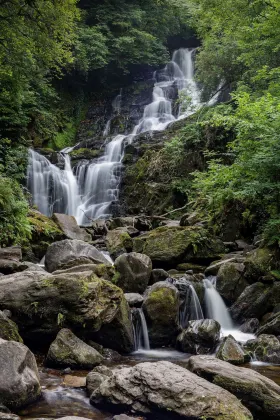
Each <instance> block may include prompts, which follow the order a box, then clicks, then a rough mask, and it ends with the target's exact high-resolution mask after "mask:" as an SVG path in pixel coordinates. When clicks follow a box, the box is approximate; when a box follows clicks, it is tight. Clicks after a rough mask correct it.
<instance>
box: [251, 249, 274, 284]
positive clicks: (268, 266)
mask: <svg viewBox="0 0 280 420" xmlns="http://www.w3.org/2000/svg"><path fill="white" fill-rule="evenodd" d="M279 257H280V253H279V250H275V249H272V248H257V249H255V250H253V251H251V252H250V253H249V254H248V255H247V257H246V260H245V263H244V264H245V267H246V272H245V277H246V279H247V280H248V281H249V282H250V283H254V282H257V281H259V279H260V278H261V277H262V276H265V275H266V274H268V273H269V272H270V271H271V270H274V269H276V268H277V267H278V264H277V261H279Z"/></svg>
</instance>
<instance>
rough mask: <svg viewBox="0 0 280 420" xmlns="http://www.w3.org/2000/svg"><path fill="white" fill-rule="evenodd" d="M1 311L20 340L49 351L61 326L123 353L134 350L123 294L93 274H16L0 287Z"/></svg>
mask: <svg viewBox="0 0 280 420" xmlns="http://www.w3.org/2000/svg"><path fill="white" fill-rule="evenodd" d="M0 308H2V309H9V310H11V311H12V313H13V319H14V320H15V322H16V323H17V325H18V327H19V332H20V334H21V336H22V337H23V339H24V340H25V341H26V340H28V341H31V342H32V344H33V345H49V344H50V342H51V341H52V340H54V338H55V336H56V334H57V333H58V331H59V330H60V329H61V326H62V325H63V326H64V327H70V328H71V329H73V331H74V332H75V333H78V334H81V333H82V334H83V336H84V337H85V338H86V340H93V341H97V342H99V343H100V344H102V345H104V346H106V347H110V348H112V349H114V350H117V351H121V352H128V353H129V352H130V351H132V350H133V330H132V323H131V320H130V315H129V308H128V305H127V303H126V301H125V298H124V295H123V292H122V290H121V289H120V288H119V287H117V286H115V285H114V284H112V283H111V282H108V281H106V280H102V279H100V278H98V277H97V276H96V275H94V274H92V273H91V272H84V273H73V274H69V273H67V274H66V275H64V274H60V275H56V276H53V275H52V274H49V273H46V272H29V271H24V272H23V273H17V274H13V275H10V276H5V278H4V279H3V280H1V281H0Z"/></svg>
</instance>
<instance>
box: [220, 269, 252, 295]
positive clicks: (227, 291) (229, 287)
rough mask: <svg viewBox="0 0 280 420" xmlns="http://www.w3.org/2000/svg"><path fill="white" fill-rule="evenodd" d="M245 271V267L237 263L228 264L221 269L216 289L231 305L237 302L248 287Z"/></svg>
mask: <svg viewBox="0 0 280 420" xmlns="http://www.w3.org/2000/svg"><path fill="white" fill-rule="evenodd" d="M244 271H245V265H244V264H242V263H235V262H226V263H225V264H222V265H221V267H220V268H219V271H218V274H217V281H216V287H217V290H218V292H219V293H220V295H221V296H222V297H223V298H225V299H226V300H227V301H228V302H230V303H233V302H235V301H236V300H237V299H238V298H239V296H240V295H241V293H242V292H243V291H244V289H245V288H246V287H247V286H248V283H247V282H246V280H245V279H244Z"/></svg>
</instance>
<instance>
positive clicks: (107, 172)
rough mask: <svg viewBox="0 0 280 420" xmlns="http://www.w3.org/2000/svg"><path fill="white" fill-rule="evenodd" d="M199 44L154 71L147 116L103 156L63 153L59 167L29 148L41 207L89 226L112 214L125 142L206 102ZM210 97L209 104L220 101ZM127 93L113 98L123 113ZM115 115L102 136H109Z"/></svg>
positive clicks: (30, 180)
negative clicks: (198, 71)
mask: <svg viewBox="0 0 280 420" xmlns="http://www.w3.org/2000/svg"><path fill="white" fill-rule="evenodd" d="M194 57H195V49H189V48H187V49H184V48H181V49H179V50H177V51H175V52H174V54H173V57H172V60H171V61H170V63H168V64H167V66H166V67H165V68H164V69H162V70H159V71H156V72H155V74H154V80H155V85H154V89H153V100H152V102H151V103H150V104H148V105H147V106H146V107H145V108H144V112H143V116H142V118H141V119H140V121H139V122H138V124H136V126H135V127H134V129H133V130H132V133H130V134H128V135H124V134H118V135H117V136H115V137H114V138H113V139H112V140H111V141H109V142H108V143H107V145H106V147H105V152H104V155H103V156H101V157H100V158H98V159H96V160H94V161H82V162H80V163H79V164H78V165H77V166H76V167H75V168H72V167H71V160H70V156H69V152H71V151H72V149H73V148H66V149H64V150H63V151H62V152H61V157H62V158H63V159H64V169H63V170H60V169H59V168H58V167H56V166H55V165H53V164H51V163H50V162H49V160H48V159H47V158H46V157H44V156H41V155H40V154H39V153H37V152H36V151H34V150H31V149H30V150H29V164H28V176H27V179H28V181H27V186H28V189H29V191H30V192H31V194H32V197H33V203H34V204H35V205H36V206H37V207H38V209H39V210H40V212H42V213H43V214H45V215H47V216H51V215H52V214H53V213H54V212H58V213H64V214H69V215H72V216H75V218H76V220H77V222H78V224H80V225H87V224H89V223H90V221H91V220H92V219H98V218H105V217H109V216H110V215H111V204H112V203H113V202H116V201H118V198H119V184H120V179H121V167H122V159H123V152H124V146H125V145H126V144H129V143H131V142H132V141H133V139H134V137H135V136H136V135H137V134H140V133H143V132H147V131H161V130H164V129H165V128H166V127H167V126H168V125H169V124H170V123H172V122H174V121H176V120H178V119H182V118H184V117H186V116H188V115H190V114H192V113H194V112H195V111H196V110H197V109H199V107H200V106H201V105H202V103H201V101H200V90H199V88H198V86H197V84H196V82H195V80H194ZM180 92H184V94H185V95H186V96H187V97H188V98H190V104H189V105H188V106H187V109H184V104H182V105H181V106H179V107H178V106H176V104H175V101H174V98H176V95H178V93H180ZM215 100H216V99H215V98H214V99H213V98H212V99H211V101H210V102H209V104H211V105H212V104H213V101H214V102H215ZM121 103H122V93H120V94H119V95H118V96H117V98H116V99H115V100H114V101H113V106H112V107H113V110H114V113H115V114H116V115H118V114H119V113H120V110H121ZM109 131H110V119H109V121H108V122H107V124H106V127H105V128H104V132H103V135H104V136H106V137H107V138H108V134H109Z"/></svg>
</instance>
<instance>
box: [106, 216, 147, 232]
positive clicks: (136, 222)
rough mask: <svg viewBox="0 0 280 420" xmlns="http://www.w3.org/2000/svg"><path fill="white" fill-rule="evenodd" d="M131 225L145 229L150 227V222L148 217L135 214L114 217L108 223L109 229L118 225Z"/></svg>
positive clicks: (141, 229)
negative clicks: (134, 215)
mask: <svg viewBox="0 0 280 420" xmlns="http://www.w3.org/2000/svg"><path fill="white" fill-rule="evenodd" d="M125 226H133V227H134V228H136V229H137V230H139V231H147V230H151V229H152V224H151V221H150V219H148V218H147V217H145V216H136V217H132V216H129V217H116V218H115V219H112V220H111V222H110V225H109V228H110V229H111V230H113V229H116V228H118V227H125Z"/></svg>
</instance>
